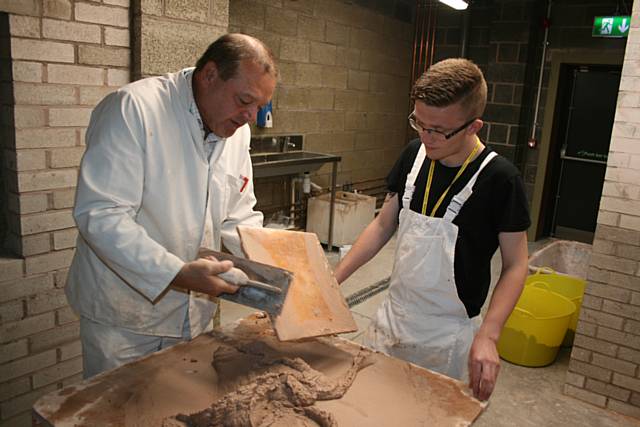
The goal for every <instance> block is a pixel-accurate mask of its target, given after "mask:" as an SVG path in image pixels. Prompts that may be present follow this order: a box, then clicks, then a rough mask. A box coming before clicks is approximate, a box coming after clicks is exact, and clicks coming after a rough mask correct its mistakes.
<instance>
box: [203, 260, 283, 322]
mask: <svg viewBox="0 0 640 427" xmlns="http://www.w3.org/2000/svg"><path fill="white" fill-rule="evenodd" d="M199 256H201V257H207V256H213V257H214V258H215V259H217V260H218V261H224V260H229V261H231V262H233V267H234V268H233V269H231V270H229V271H228V272H226V273H222V274H219V275H218V276H219V277H220V278H222V279H223V280H225V281H227V282H229V283H232V284H234V285H237V286H239V287H240V289H238V292H236V293H234V294H227V293H224V294H220V295H219V297H220V298H222V299H226V300H228V301H232V302H235V303H237V304H242V305H247V306H249V307H253V308H257V309H258V310H262V311H266V312H267V313H269V315H270V316H271V318H272V319H275V318H276V317H277V316H278V315H279V314H280V312H281V311H282V306H283V304H284V300H285V298H286V296H287V292H288V291H289V284H290V283H291V279H292V276H293V273H291V272H290V271H288V270H285V269H282V268H278V267H273V266H270V265H267V264H262V263H260V262H256V261H250V260H248V259H244V258H240V257H236V256H233V255H229V254H225V253H222V252H217V251H213V250H210V249H201V250H200V253H199Z"/></svg>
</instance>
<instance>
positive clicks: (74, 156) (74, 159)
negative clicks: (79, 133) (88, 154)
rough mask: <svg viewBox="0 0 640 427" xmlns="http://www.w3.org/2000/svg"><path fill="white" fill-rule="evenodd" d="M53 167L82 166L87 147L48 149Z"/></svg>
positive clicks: (50, 164)
mask: <svg viewBox="0 0 640 427" xmlns="http://www.w3.org/2000/svg"><path fill="white" fill-rule="evenodd" d="M48 152H49V166H50V167H51V168H68V167H77V166H80V160H82V155H83V154H84V152H85V147H72V148H55V149H51V150H48Z"/></svg>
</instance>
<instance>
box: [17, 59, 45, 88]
mask: <svg viewBox="0 0 640 427" xmlns="http://www.w3.org/2000/svg"><path fill="white" fill-rule="evenodd" d="M12 68H13V80H14V81H16V82H31V83H40V82H42V64H41V63H39V62H25V61H13V63H12Z"/></svg>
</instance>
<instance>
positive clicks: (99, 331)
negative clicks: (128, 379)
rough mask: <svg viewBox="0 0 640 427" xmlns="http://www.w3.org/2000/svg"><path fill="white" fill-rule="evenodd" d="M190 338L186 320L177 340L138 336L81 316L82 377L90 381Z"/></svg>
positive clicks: (173, 338)
mask: <svg viewBox="0 0 640 427" xmlns="http://www.w3.org/2000/svg"><path fill="white" fill-rule="evenodd" d="M185 320H186V319H185ZM189 337H190V331H189V322H188V321H185V324H184V326H183V328H182V337H179V338H176V337H164V336H156V335H143V334H138V333H135V332H131V331H130V330H127V329H124V328H119V327H117V326H110V325H103V324H101V323H97V322H94V321H93V320H91V319H88V318H86V317H83V316H81V317H80V339H81V340H82V362H83V377H84V378H85V379H86V378H90V377H92V376H94V375H97V374H99V373H101V372H104V371H108V370H110V369H114V368H117V367H118V366H120V365H124V364H125V363H129V362H132V361H134V360H136V359H139V358H141V357H142V356H146V355H147V354H151V353H153V352H156V351H158V350H162V349H163V348H167V347H171V346H172V345H175V344H177V343H179V342H181V341H185V340H188V339H189Z"/></svg>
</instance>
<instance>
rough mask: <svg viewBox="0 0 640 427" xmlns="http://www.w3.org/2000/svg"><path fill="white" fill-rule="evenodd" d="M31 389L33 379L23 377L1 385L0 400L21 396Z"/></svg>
mask: <svg viewBox="0 0 640 427" xmlns="http://www.w3.org/2000/svg"><path fill="white" fill-rule="evenodd" d="M29 390H31V379H30V378H29V377H22V378H18V379H16V380H12V381H9V382H6V383H3V384H2V387H0V402H4V401H6V400H9V399H11V398H12V397H15V396H19V395H21V394H25V393H27V392H28V391H29Z"/></svg>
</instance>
